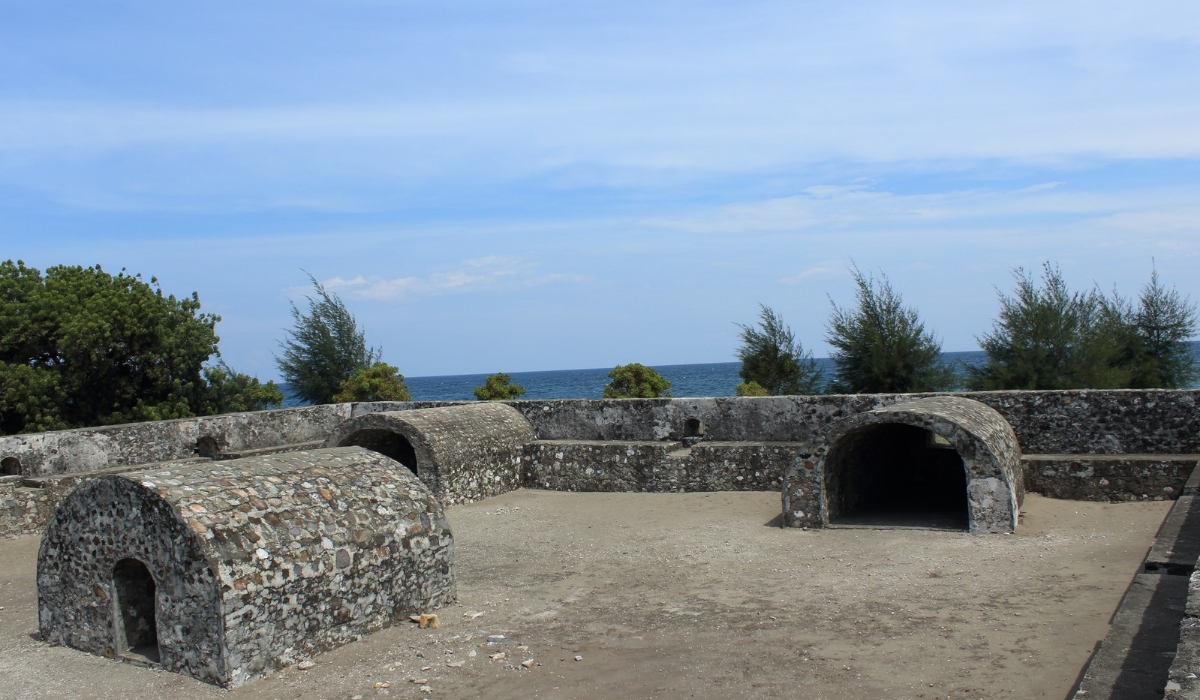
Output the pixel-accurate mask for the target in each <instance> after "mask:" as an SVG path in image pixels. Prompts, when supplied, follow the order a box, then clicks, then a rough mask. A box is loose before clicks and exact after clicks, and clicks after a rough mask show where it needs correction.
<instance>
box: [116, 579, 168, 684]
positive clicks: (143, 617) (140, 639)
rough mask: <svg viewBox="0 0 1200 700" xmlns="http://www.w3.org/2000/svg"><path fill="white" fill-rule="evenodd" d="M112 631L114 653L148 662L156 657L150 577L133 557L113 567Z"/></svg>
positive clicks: (155, 629)
mask: <svg viewBox="0 0 1200 700" xmlns="http://www.w3.org/2000/svg"><path fill="white" fill-rule="evenodd" d="M112 589H113V607H114V610H113V633H114V636H115V639H114V640H113V641H114V646H115V647H116V650H117V653H118V654H120V655H122V656H125V657H129V658H133V659H139V660H144V661H149V662H151V663H158V662H159V660H160V657H159V651H158V622H157V618H156V614H155V613H156V602H155V593H156V590H157V587H156V586H155V584H154V577H153V576H151V575H150V570H149V569H147V568H146V565H145V564H143V563H142V562H140V561H138V560H137V559H122V560H121V561H119V562H117V564H116V566H114V567H113V586H112Z"/></svg>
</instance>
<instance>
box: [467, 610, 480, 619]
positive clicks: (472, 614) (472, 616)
mask: <svg viewBox="0 0 1200 700" xmlns="http://www.w3.org/2000/svg"><path fill="white" fill-rule="evenodd" d="M482 616H483V613H482V612H477V611H472V612H465V613H463V617H465V618H467V619H468V620H474V619H475V618H477V617H482Z"/></svg>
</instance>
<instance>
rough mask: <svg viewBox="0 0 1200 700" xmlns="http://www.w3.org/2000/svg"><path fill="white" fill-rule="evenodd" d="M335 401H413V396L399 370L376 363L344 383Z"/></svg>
mask: <svg viewBox="0 0 1200 700" xmlns="http://www.w3.org/2000/svg"><path fill="white" fill-rule="evenodd" d="M333 401H334V402H336V403H348V402H351V401H412V396H411V395H409V393H408V387H407V386H405V384H404V375H403V374H400V370H399V369H398V368H396V367H393V366H391V365H389V364H387V363H385V362H376V363H375V364H373V365H371V366H370V367H360V368H359V369H358V370H356V371H355V372H354V374H352V375H350V378H349V379H347V380H346V381H344V382H342V383H341V386H340V387H339V388H338V393H337V394H335V395H334V396H333Z"/></svg>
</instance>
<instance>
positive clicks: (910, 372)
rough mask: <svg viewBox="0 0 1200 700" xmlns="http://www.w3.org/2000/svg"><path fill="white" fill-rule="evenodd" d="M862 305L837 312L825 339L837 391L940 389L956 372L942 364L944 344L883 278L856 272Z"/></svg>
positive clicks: (857, 392) (949, 385) (945, 385)
mask: <svg viewBox="0 0 1200 700" xmlns="http://www.w3.org/2000/svg"><path fill="white" fill-rule="evenodd" d="M854 283H855V285H856V286H857V287H858V289H857V292H856V301H857V303H856V304H855V305H854V306H853V307H850V308H846V309H842V308H840V307H838V305H837V304H834V303H833V300H832V299H831V300H830V304H832V305H833V314H832V315H831V316H830V319H829V327H828V334H827V335H826V337H825V339H826V342H828V343H829V344H830V345H831V346H833V348H834V351H833V353H832V354H833V357H832V359H833V362H834V366H835V367H836V372H835V378H834V383H833V387H832V389H833V390H834V391H836V392H840V393H851V394H859V393H869V394H879V393H911V392H923V391H941V390H944V389H949V388H951V387H952V386H953V385H954V372H953V370H952V369H951V368H949V367H947V366H946V365H945V364H944V363H942V361H941V353H942V345H941V343H940V342H938V340H937V339H936V338H935V337H934V335H933V333H931V332H928V331H926V330H925V325H924V324H923V323H922V322H921V320H920V318H919V316H918V315H917V310H916V309H914V308H912V307H911V306H905V305H904V302H903V300H902V299H901V298H900V295H899V294H898V293H896V291H895V290H893V289H892V285H891V283H890V282H889V281H888V278H887V277H886V276H884V275H882V274H881V275H880V279H879V281H875V280H873V279H871V278H868V277H867V276H866V275H864V274H863V273H862V272H860V271H859V270H858V268H857V267H856V268H854Z"/></svg>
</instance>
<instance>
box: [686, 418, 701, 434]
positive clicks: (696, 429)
mask: <svg viewBox="0 0 1200 700" xmlns="http://www.w3.org/2000/svg"><path fill="white" fill-rule="evenodd" d="M702 435H704V426H703V425H702V424H701V423H700V419H699V418H688V419H687V420H686V421H684V422H683V436H684V437H700V436H702Z"/></svg>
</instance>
